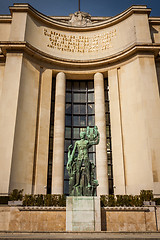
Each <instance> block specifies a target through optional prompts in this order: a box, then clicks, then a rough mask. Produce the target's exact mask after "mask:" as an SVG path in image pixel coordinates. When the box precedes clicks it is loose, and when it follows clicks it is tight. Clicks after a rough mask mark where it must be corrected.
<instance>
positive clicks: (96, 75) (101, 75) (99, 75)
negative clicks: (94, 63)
mask: <svg viewBox="0 0 160 240" xmlns="http://www.w3.org/2000/svg"><path fill="white" fill-rule="evenodd" d="M94 77H104V75H103V73H100V72H97V73H95V74H94Z"/></svg>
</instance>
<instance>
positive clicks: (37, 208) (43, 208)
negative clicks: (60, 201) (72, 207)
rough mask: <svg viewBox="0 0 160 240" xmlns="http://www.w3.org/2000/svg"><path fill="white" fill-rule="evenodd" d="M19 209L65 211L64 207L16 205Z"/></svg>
mask: <svg viewBox="0 0 160 240" xmlns="http://www.w3.org/2000/svg"><path fill="white" fill-rule="evenodd" d="M18 210H19V211H66V207H36V206H34V207H31V206H27V207H18Z"/></svg>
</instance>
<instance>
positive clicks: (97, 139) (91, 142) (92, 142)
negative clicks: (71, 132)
mask: <svg viewBox="0 0 160 240" xmlns="http://www.w3.org/2000/svg"><path fill="white" fill-rule="evenodd" d="M99 140H100V134H99V132H97V138H96V140H93V141H89V145H90V146H92V145H97V144H99Z"/></svg>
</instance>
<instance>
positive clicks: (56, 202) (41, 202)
mask: <svg viewBox="0 0 160 240" xmlns="http://www.w3.org/2000/svg"><path fill="white" fill-rule="evenodd" d="M23 206H58V207H65V206H66V197H65V196H64V195H55V194H47V195H42V194H38V195H29V194H26V195H24V197H23Z"/></svg>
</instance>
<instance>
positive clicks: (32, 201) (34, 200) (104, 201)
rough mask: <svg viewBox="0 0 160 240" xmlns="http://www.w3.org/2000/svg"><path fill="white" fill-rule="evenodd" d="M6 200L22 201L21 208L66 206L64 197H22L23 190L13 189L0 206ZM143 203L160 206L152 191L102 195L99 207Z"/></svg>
mask: <svg viewBox="0 0 160 240" xmlns="http://www.w3.org/2000/svg"><path fill="white" fill-rule="evenodd" d="M8 200H10V201H17V200H22V201H23V206H58V207H65V206H66V196H65V195H58V194H57V195H56V194H47V195H42V194H38V195H32V194H25V195H24V196H23V189H22V190H18V189H14V190H13V191H12V193H11V194H10V196H9V197H8V196H1V197H0V204H7V203H8ZM144 201H155V202H156V205H160V198H153V191H151V190H142V191H141V192H140V195H136V196H132V195H116V196H114V195H102V196H101V206H102V207H116V206H117V207H123V206H126V207H134V206H136V207H141V206H143V202H144Z"/></svg>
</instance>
